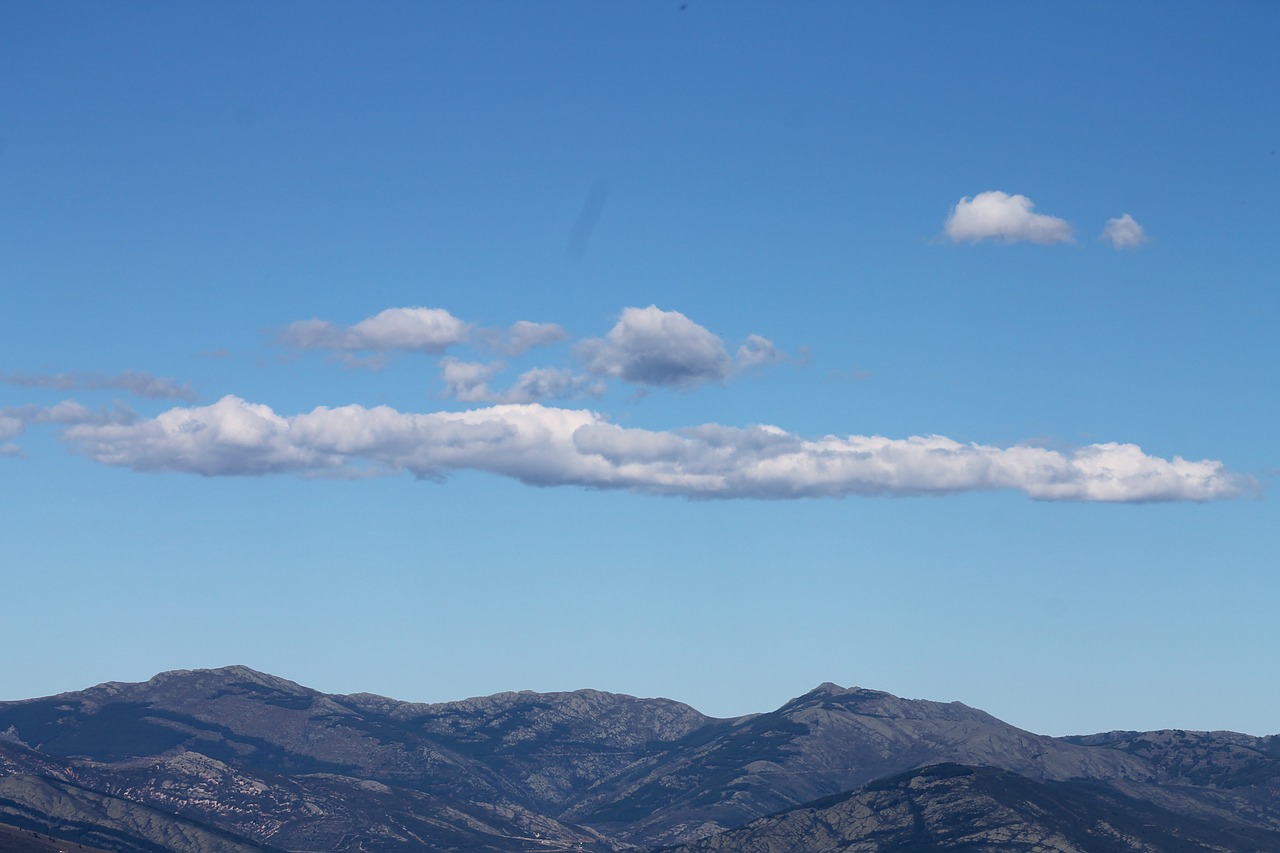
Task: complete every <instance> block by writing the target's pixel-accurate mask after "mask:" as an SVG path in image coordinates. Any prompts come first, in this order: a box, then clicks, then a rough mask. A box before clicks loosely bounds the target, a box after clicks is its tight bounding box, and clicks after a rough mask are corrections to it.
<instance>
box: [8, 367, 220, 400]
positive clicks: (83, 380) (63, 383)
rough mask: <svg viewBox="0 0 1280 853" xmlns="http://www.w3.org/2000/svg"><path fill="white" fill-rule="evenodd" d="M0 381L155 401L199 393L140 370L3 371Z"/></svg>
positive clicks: (27, 386) (193, 398)
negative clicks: (108, 392)
mask: <svg viewBox="0 0 1280 853" xmlns="http://www.w3.org/2000/svg"><path fill="white" fill-rule="evenodd" d="M0 384H4V385H17V386H20V387H23V388H54V389H57V390H59V391H105V390H112V391H126V392H128V393H130V394H134V395H136V396H138V397H146V398H148V399H152V400H186V401H188V402H193V401H195V400H197V399H199V395H197V394H196V392H195V391H193V390H192V389H191V386H190V385H179V384H178V383H177V382H176V381H175V380H173V379H169V378H167V377H164V376H153V375H152V374H150V373H145V372H143V371H140V370H126V371H123V372H122V373H78V372H77V373H2V372H0Z"/></svg>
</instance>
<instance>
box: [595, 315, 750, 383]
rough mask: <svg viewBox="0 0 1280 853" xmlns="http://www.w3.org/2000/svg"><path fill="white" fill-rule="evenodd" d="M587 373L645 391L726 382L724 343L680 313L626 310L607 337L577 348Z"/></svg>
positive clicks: (730, 366) (727, 362)
mask: <svg viewBox="0 0 1280 853" xmlns="http://www.w3.org/2000/svg"><path fill="white" fill-rule="evenodd" d="M577 352H578V356H579V358H581V359H582V362H583V364H584V365H585V366H586V368H587V370H589V371H591V372H592V373H595V374H597V375H600V376H613V377H616V378H618V379H621V380H622V381H624V382H630V383H632V384H635V385H643V386H666V387H671V388H696V387H697V386H699V385H704V384H706V383H708V382H719V381H723V380H724V379H726V378H728V376H729V374H730V372H731V371H732V369H733V361H732V360H731V359H730V358H729V354H728V353H727V352H725V348H724V341H722V340H720V338H718V337H717V336H716V335H713V334H712V333H711V332H709V331H708V330H706V329H704V328H703V327H702V326H699V325H698V324H697V323H695V322H693V321H692V320H690V319H689V318H688V317H686V316H685V315H683V314H681V313H680V312H679V311H663V310H661V309H660V308H658V307H657V306H655V305H650V306H649V307H648V308H626V309H624V310H623V312H622V314H621V316H620V317H619V318H618V322H617V324H616V325H614V327H613V328H612V329H610V330H609V333H608V334H607V335H605V336H604V337H603V338H593V339H590V340H586V341H582V342H581V343H579V344H578V347H577Z"/></svg>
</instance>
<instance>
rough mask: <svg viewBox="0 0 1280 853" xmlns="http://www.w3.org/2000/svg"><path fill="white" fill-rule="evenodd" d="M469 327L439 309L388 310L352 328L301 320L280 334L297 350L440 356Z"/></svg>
mask: <svg viewBox="0 0 1280 853" xmlns="http://www.w3.org/2000/svg"><path fill="white" fill-rule="evenodd" d="M470 331H471V328H470V327H469V326H468V325H467V324H466V323H464V322H462V321H461V320H459V319H458V318H457V317H455V316H453V315H452V314H450V313H449V312H448V311H445V310H444V309H442V308H388V309H386V310H385V311H382V312H380V313H378V314H375V315H374V316H372V317H367V318H365V319H364V320H361V321H360V322H359V323H356V324H355V325H354V326H338V325H335V324H333V323H330V322H328V321H327V320H302V321H299V322H297V323H292V324H290V325H289V326H287V327H285V329H284V331H283V332H281V333H280V339H281V340H282V341H284V343H286V344H288V345H289V346H292V347H297V348H299V349H330V350H372V351H377V352H381V351H386V350H406V351H411V352H425V353H432V354H439V353H441V352H444V351H445V350H446V349H447V348H449V347H450V346H453V345H454V344H459V343H462V342H463V341H465V340H466V339H467V337H468V335H469V334H470Z"/></svg>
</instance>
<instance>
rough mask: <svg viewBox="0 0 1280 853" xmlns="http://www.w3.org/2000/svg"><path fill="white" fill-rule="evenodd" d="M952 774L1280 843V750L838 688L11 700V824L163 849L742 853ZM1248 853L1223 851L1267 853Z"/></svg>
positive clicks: (274, 685) (286, 690)
mask: <svg viewBox="0 0 1280 853" xmlns="http://www.w3.org/2000/svg"><path fill="white" fill-rule="evenodd" d="M943 763H947V764H952V765H956V766H961V767H964V768H975V767H980V768H998V769H999V770H1001V771H1003V775H1000V776H998V777H992V776H991V775H990V773H989V772H988V771H987V770H981V771H973V773H976V774H977V775H976V776H974V777H973V778H972V779H969V777H968V776H966V775H965V774H958V775H956V776H955V777H954V778H955V779H958V780H962V781H957V782H948V783H947V785H950V786H952V787H954V788H955V790H956V791H957V792H960V793H955V794H954V796H957V797H961V796H962V794H963V792H964V791H969V792H970V793H971V794H972V796H973V797H975V798H976V799H974V800H973V803H974V808H975V809H978V805H977V804H978V803H987V802H989V801H991V802H994V801H993V800H989V799H988V800H983V799H981V797H980V796H979V795H981V796H984V797H988V798H990V797H993V796H995V795H994V794H993V793H992V792H991V791H990V790H987V789H986V788H982V787H981V786H982V785H996V783H995V782H990V783H988V781H987V780H988V779H998V780H1000V781H999V785H996V787H998V788H1000V790H1014V789H1016V788H1017V785H1023V786H1024V788H1025V790H1026V791H1033V790H1034V791H1042V790H1043V791H1069V792H1071V796H1072V797H1075V798H1076V800H1073V802H1077V801H1078V802H1079V803H1092V804H1094V806H1096V808H1097V809H1099V810H1102V812H1105V813H1107V814H1118V813H1124V814H1127V815H1129V816H1130V817H1132V819H1133V820H1138V821H1143V820H1148V821H1155V822H1156V823H1157V824H1159V825H1160V826H1165V825H1166V824H1167V825H1168V830H1167V831H1168V832H1173V833H1175V834H1177V836H1178V837H1179V838H1184V839H1190V838H1193V837H1195V838H1198V837H1200V836H1196V835H1195V834H1194V833H1192V831H1191V828H1188V827H1191V824H1187V825H1185V826H1183V825H1181V824H1179V825H1178V826H1174V824H1173V823H1170V821H1171V820H1172V818H1171V817H1167V816H1177V817H1178V818H1179V819H1180V820H1184V821H1192V822H1196V821H1198V822H1199V823H1195V824H1194V827H1202V824H1203V826H1205V827H1209V829H1205V830H1204V832H1203V833H1202V835H1203V837H1205V838H1210V837H1221V838H1236V837H1237V835H1238V837H1239V838H1246V837H1247V838H1250V839H1253V838H1254V836H1251V835H1248V833H1264V834H1265V833H1269V832H1280V816H1278V815H1277V814H1276V809H1275V806H1274V804H1275V803H1276V802H1280V738H1252V737H1249V736H1246V735H1237V734H1233V733H1221V732H1215V733H1188V732H1148V733H1135V732H1124V733H1107V734H1099V735H1090V736H1086V737H1078V738H1050V737H1045V736H1042V735H1035V734H1032V733H1030V732H1026V731H1023V730H1021V729H1018V728H1016V727H1013V726H1010V725H1008V724H1007V723H1003V722H1001V721H1000V720H998V719H996V718H994V717H992V716H990V715H989V714H985V713H983V712H982V711H979V710H976V709H973V708H970V707H968V706H965V705H962V704H960V703H955V702H953V703H940V702H928V701H919V700H908V699H900V698H897V697H895V696H891V695H889V694H887V693H881V692H878V691H873V690H861V689H857V688H849V689H844V688H840V687H837V686H835V685H832V684H824V685H822V686H820V687H818V688H816V689H815V690H813V691H811V692H809V693H807V694H805V695H804V696H801V697H798V698H797V699H794V700H792V701H791V702H788V703H787V704H786V705H784V706H783V707H781V708H779V709H778V710H776V711H772V712H770V713H766V714H756V715H750V716H746V717H739V718H734V719H727V720H726V719H713V718H709V717H706V716H703V715H702V714H700V713H698V712H697V711H695V710H694V709H692V708H690V707H688V706H687V705H683V704H681V703H679V702H673V701H670V700H666V699H637V698H635V697H632V696H625V695H618V694H610V693H602V692H598V691H592V690H582V691H575V692H572V693H547V694H539V693H531V692H520V693H500V694H497V695H495V696H489V697H482V698H474V699H467V700H464V701H460V702H448V703H441V704H416V703H408V702H399V701H396V700H393V699H388V698H385V697H381V696H374V695H370V694H355V695H349V696H338V695H327V694H323V693H319V692H317V691H314V690H310V689H308V688H305V687H302V686H300V685H298V684H295V683H293V682H291V681H287V680H285V679H282V678H277V677H275V676H271V675H265V674H263V673H259V672H255V671H253V670H251V669H248V668H246V667H226V668H223V669H216V670H196V671H178V672H170V673H163V674H161V675H158V676H156V677H155V678H153V679H151V680H150V681H148V682H145V683H141V684H121V683H107V684H102V685H99V686H97V687H93V688H90V689H88V690H83V691H79V692H74V693H67V694H62V695H59V696H54V697H47V698H42V699H31V700H26V701H21V702H5V703H0V823H7V824H10V825H13V826H15V827H20V828H24V829H27V830H29V831H37V832H41V833H47V834H51V835H55V836H58V837H61V838H66V839H71V840H73V841H76V842H77V843H84V844H93V845H95V846H98V847H102V848H105V849H112V850H128V851H139V852H140V851H152V850H175V851H228V853H231V851H248V850H296V851H304V850H305V851H321V850H326V851H327V850H334V851H338V850H364V851H370V853H372V851H377V850H391V849H404V848H406V847H408V848H413V849H439V850H469V851H495V853H497V851H530V850H547V851H556V850H570V849H572V850H580V851H583V853H590V851H605V850H612V849H619V848H622V847H637V848H652V847H656V846H660V845H673V844H686V843H690V842H702V843H705V844H711V845H715V844H730V843H736V842H733V841H732V839H734V838H739V837H741V836H739V835H725V836H723V837H721V836H718V835H717V834H718V833H721V832H723V831H724V830H728V829H732V828H736V827H742V826H744V825H745V824H748V823H749V822H751V821H754V820H757V819H759V818H761V817H763V816H767V815H772V814H775V813H780V812H786V811H787V810H792V809H795V808H796V807H799V806H805V808H810V809H813V808H815V807H813V806H812V805H806V804H811V803H812V802H813V801H815V800H818V801H821V800H822V798H830V797H833V796H834V797H850V796H855V795H853V794H851V793H850V792H854V791H861V793H859V794H857V795H856V796H864V795H867V796H869V795H870V794H869V793H868V792H871V791H874V790H876V789H875V785H876V784H881V783H880V782H878V780H884V779H886V778H891V777H895V776H896V775H897V774H902V773H904V772H907V771H914V770H917V769H919V768H922V767H927V766H931V765H938V764H943ZM970 775H972V774H970ZM930 778H932V777H930ZM946 778H952V777H946ZM965 779H968V781H967V782H966V781H963V780H965ZM1015 780H1017V781H1016V784H1015ZM1058 783H1064V784H1067V783H1069V787H1065V788H1064V787H1061V786H1059V787H1053V786H1054V785H1058ZM931 784H932V783H931ZM938 784H939V785H941V784H942V783H941V781H939V782H938ZM868 785H871V786H872V787H871V788H866V787H865V786H868ZM966 785H967V786H969V787H965V786H966ZM975 786H977V787H975ZM1001 786H1003V787H1001ZM1037 786H1039V787H1037ZM1046 786H1048V787H1046ZM1070 786H1074V787H1070ZM1018 790H1023V789H1018ZM879 793H880V794H884V791H880V792H879ZM948 796H951V795H950V794H949V795H948ZM964 796H968V795H967V794H966V795H964ZM1046 796H1047V795H1046ZM1055 796H1056V795H1055ZM1061 796H1066V794H1061ZM1134 803H1137V804H1141V808H1140V809H1139V810H1138V811H1134V808H1136V807H1135V806H1133V805H1132V804H1134ZM828 807H830V806H828ZM824 808H825V807H824ZM1073 808H1075V811H1071V812H1069V813H1070V814H1085V815H1088V814H1090V811H1089V809H1088V808H1085V807H1084V806H1083V805H1081V806H1079V808H1076V807H1075V806H1073ZM1142 809H1146V810H1147V811H1142ZM1162 816H1163V817H1162ZM795 819H796V818H795V817H792V818H791V820H792V821H794V820H795ZM1028 819H1029V818H1028ZM1055 820H1067V817H1065V816H1060V817H1059V818H1055ZM1117 820H1119V819H1118V818H1117ZM1120 822H1121V823H1123V822H1124V821H1123V820H1121V821H1120ZM788 825H790V824H788ZM754 826H755V825H753V827H754ZM1194 827H1192V828H1194ZM1202 828H1203V827H1202ZM1210 830H1212V831H1210ZM753 831H755V830H754V829H753ZM842 831H843V830H842ZM850 831H852V830H850ZM1055 831H1056V830H1055ZM1197 831H1199V830H1197ZM1213 832H1218V833H1219V835H1217V836H1214V835H1213ZM1204 833H1209V834H1207V835H1206V834H1204ZM1231 833H1236V834H1237V835H1232V834H1231ZM1240 833H1244V834H1243V835H1240ZM712 836H716V837H717V838H722V839H723V840H719V841H715V840H705V841H704V839H710V838H711V837H712ZM806 837H807V836H806ZM1064 837H1068V838H1070V837H1072V836H1070V835H1069V834H1067V835H1065V836H1064ZM1135 837H1137V836H1135ZM1152 837H1153V838H1155V837H1156V836H1152ZM1258 837H1262V836H1258ZM1266 837H1267V838H1270V836H1266ZM850 843H852V842H850ZM904 843H907V842H904ZM910 843H916V842H910ZM920 843H924V842H920ZM930 843H932V842H930ZM1152 843H1156V842H1152ZM1215 843H1217V842H1215ZM1252 843H1254V841H1253V840H1251V841H1248V842H1247V844H1252ZM1247 844H1246V846H1240V847H1231V846H1223V845H1222V844H1220V845H1219V846H1220V847H1221V849H1226V850H1236V849H1239V850H1256V849H1267V848H1265V847H1263V848H1258V847H1256V846H1255V847H1249V846H1247ZM845 846H846V847H848V849H858V848H855V847H849V846H848V845H847V844H846V845H845ZM724 849H737V848H727V847H726V848H724ZM743 849H746V848H743ZM762 849H763V848H762ZM769 849H770V850H772V849H773V848H769ZM778 849H783V848H778ZM785 849H794V850H809V849H815V850H816V849H819V848H810V847H803V846H802V847H790V848H785ZM821 849H837V848H821ZM839 849H843V848H839ZM867 849H878V848H867ZM886 849H887V848H886ZM903 849H908V848H903ZM920 849H922V850H923V849H934V848H920ZM937 849H948V848H937ZM991 849H1019V848H1014V847H1009V848H991ZM1027 849H1030V848H1027ZM1064 849H1066V848H1064ZM1117 849H1129V848H1117ZM1133 849H1143V848H1133ZM1153 849H1159V850H1164V849H1178V848H1172V847H1160V846H1159V845H1158V844H1157V846H1156V847H1155V848H1153ZM1186 849H1189V850H1192V849H1201V848H1194V847H1192V848H1186ZM1272 849H1275V850H1278V851H1280V846H1277V847H1274V848H1272Z"/></svg>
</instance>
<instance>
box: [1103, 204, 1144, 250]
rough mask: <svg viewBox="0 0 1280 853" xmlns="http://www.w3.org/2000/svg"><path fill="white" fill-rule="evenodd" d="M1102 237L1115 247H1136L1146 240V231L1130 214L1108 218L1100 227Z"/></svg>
mask: <svg viewBox="0 0 1280 853" xmlns="http://www.w3.org/2000/svg"><path fill="white" fill-rule="evenodd" d="M1102 239H1104V240H1106V241H1107V242H1108V243H1110V244H1111V246H1112V248H1115V249H1136V248H1138V247H1139V246H1141V245H1142V244H1143V243H1145V242H1147V232H1146V231H1145V230H1143V228H1142V226H1141V225H1139V224H1138V223H1137V221H1136V220H1135V219H1134V218H1133V217H1132V216H1130V215H1129V214H1127V213H1126V214H1125V215H1123V216H1121V217H1119V218H1113V219H1108V220H1107V224H1106V227H1105V228H1103V229H1102Z"/></svg>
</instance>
